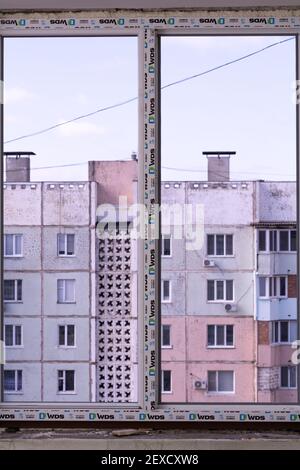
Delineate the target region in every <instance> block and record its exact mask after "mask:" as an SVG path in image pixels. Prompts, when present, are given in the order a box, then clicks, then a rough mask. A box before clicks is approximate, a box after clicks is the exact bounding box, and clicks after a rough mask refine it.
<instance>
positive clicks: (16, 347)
mask: <svg viewBox="0 0 300 470" xmlns="http://www.w3.org/2000/svg"><path fill="white" fill-rule="evenodd" d="M4 347H5V349H24V345H23V344H22V345H21V346H19V345H18V346H6V345H4Z"/></svg>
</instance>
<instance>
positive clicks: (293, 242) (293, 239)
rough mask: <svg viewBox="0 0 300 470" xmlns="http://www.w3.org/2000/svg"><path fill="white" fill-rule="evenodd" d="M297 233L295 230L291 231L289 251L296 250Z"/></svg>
mask: <svg viewBox="0 0 300 470" xmlns="http://www.w3.org/2000/svg"><path fill="white" fill-rule="evenodd" d="M296 237H297V232H296V230H291V251H296V250H297V238H296Z"/></svg>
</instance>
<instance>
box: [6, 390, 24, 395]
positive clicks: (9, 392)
mask: <svg viewBox="0 0 300 470" xmlns="http://www.w3.org/2000/svg"><path fill="white" fill-rule="evenodd" d="M4 393H5V394H7V395H23V393H24V392H18V391H10V390H4Z"/></svg>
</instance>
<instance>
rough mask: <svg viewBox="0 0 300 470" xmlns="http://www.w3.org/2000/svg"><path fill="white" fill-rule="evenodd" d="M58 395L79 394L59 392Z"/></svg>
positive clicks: (75, 393)
mask: <svg viewBox="0 0 300 470" xmlns="http://www.w3.org/2000/svg"><path fill="white" fill-rule="evenodd" d="M57 395H77V392H75V391H74V392H57Z"/></svg>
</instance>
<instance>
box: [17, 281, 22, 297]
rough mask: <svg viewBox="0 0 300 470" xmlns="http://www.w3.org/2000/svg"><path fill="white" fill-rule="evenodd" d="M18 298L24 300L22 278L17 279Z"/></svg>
mask: <svg viewBox="0 0 300 470" xmlns="http://www.w3.org/2000/svg"><path fill="white" fill-rule="evenodd" d="M17 300H18V301H21V300H22V281H21V279H18V280H17Z"/></svg>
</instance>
